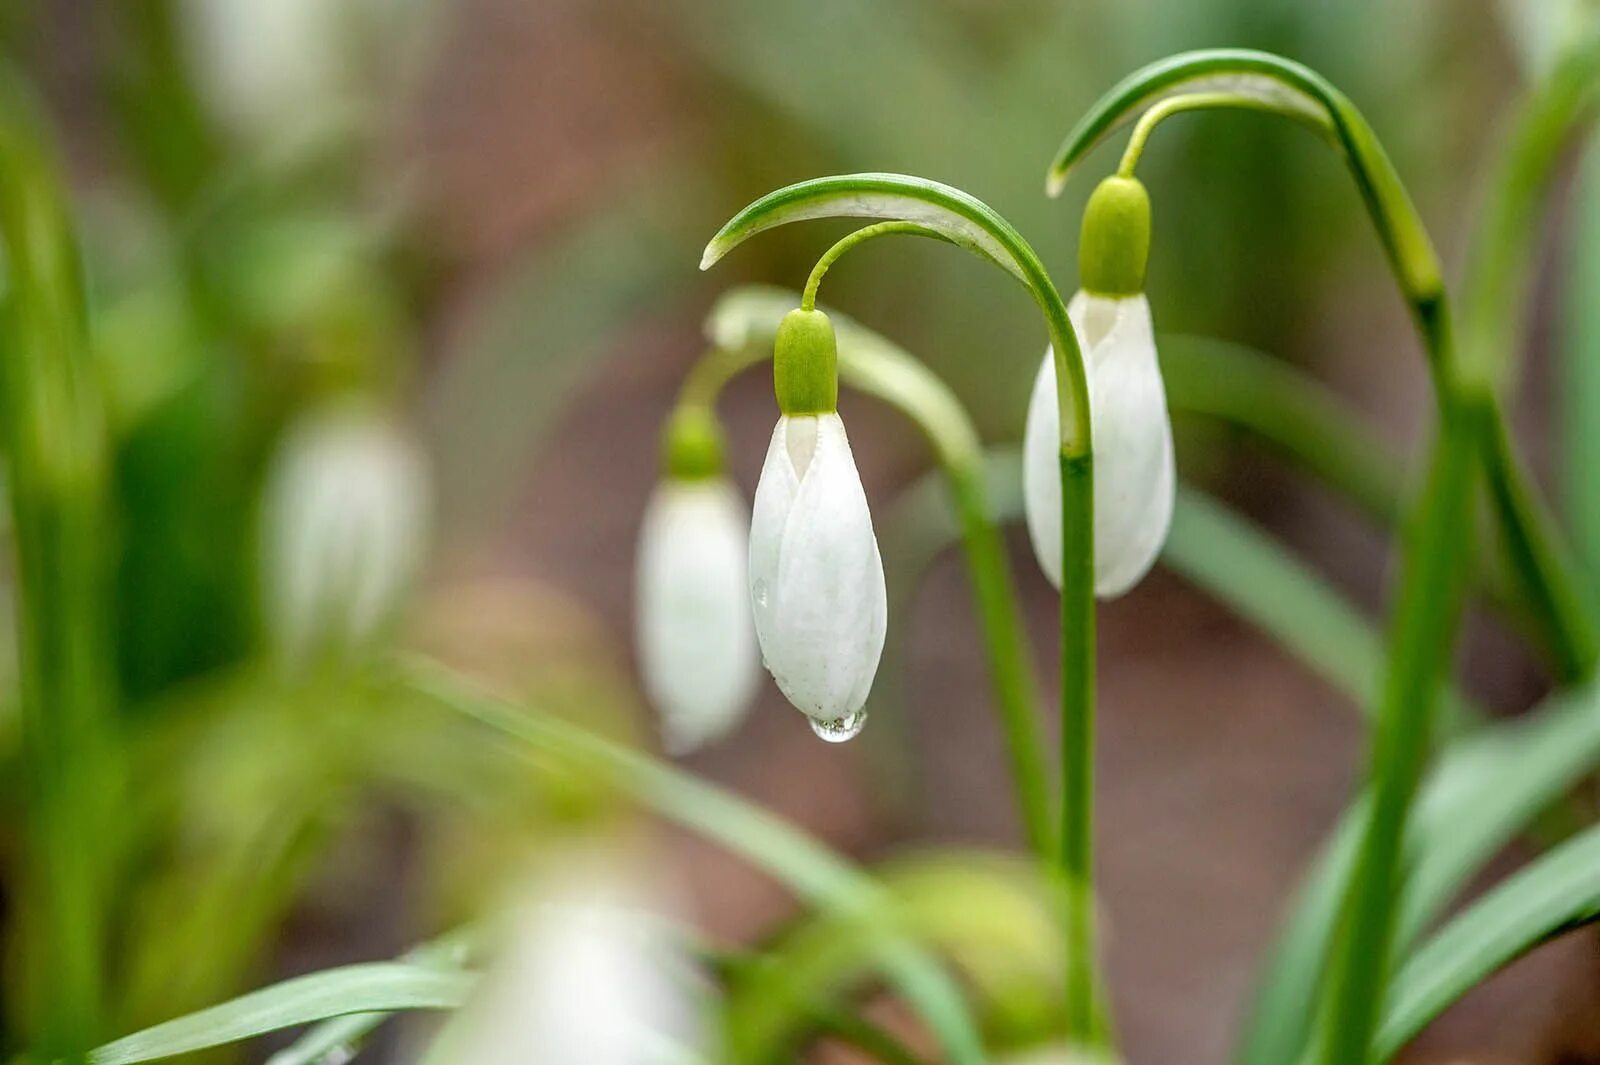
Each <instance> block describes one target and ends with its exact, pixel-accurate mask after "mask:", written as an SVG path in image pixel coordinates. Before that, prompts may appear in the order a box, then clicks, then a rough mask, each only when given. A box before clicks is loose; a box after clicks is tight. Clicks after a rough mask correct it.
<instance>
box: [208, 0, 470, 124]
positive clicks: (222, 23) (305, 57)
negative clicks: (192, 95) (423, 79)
mask: <svg viewBox="0 0 1600 1065" xmlns="http://www.w3.org/2000/svg"><path fill="white" fill-rule="evenodd" d="M434 6H435V5H434V4H433V3H432V2H431V0H186V3H185V4H184V5H183V7H182V8H181V13H182V15H183V19H182V21H183V23H184V25H183V30H184V34H185V44H186V46H187V47H188V50H189V54H190V59H191V64H192V66H193V68H194V70H195V72H196V75H197V78H198V83H199V86H200V88H201V91H202V92H203V93H204V94H205V96H206V98H207V100H208V102H209V103H210V104H211V106H212V108H213V110H214V111H215V112H216V114H217V117H218V118H220V119H221V120H223V121H224V122H226V123H227V124H228V125H230V126H231V127H233V128H234V129H236V130H239V131H242V132H247V133H253V134H272V133H275V132H279V131H281V130H282V129H283V128H284V127H286V126H290V125H296V124H302V123H305V122H306V121H308V120H311V119H317V118H323V117H326V115H327V114H328V112H329V111H330V110H334V109H337V108H339V107H342V106H346V105H349V104H351V103H353V102H356V101H357V100H358V98H359V97H360V95H361V90H362V89H363V88H364V87H368V86H364V85H363V82H364V81H368V80H370V79H371V78H372V77H378V78H381V79H382V80H384V81H385V82H388V81H391V80H392V79H394V78H395V77H396V76H399V75H402V74H404V73H406V72H408V71H409V70H410V69H411V68H413V67H414V66H415V65H416V61H417V60H418V59H419V58H420V56H421V54H422V52H423V47H422V45H423V44H424V42H425V41H426V39H427V38H428V36H429V34H428V33H427V32H425V31H427V30H429V29H430V28H431V27H430V25H429V23H428V20H427V19H426V18H424V17H421V16H423V15H425V14H427V13H428V12H429V11H430V9H432V8H433V7H434ZM437 6H438V7H441V8H442V7H445V6H446V5H437ZM419 31H421V32H419ZM363 68H366V69H363Z"/></svg>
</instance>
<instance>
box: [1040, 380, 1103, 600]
mask: <svg viewBox="0 0 1600 1065" xmlns="http://www.w3.org/2000/svg"><path fill="white" fill-rule="evenodd" d="M1090 416H1091V418H1092V417H1093V412H1091V414H1090ZM1022 509H1023V513H1024V515H1025V516H1026V517H1027V519H1028V539H1030V540H1032V541H1033V554H1034V557H1035V558H1037V559H1038V560H1039V568H1040V569H1042V570H1044V575H1045V576H1046V577H1047V578H1049V580H1050V583H1051V584H1053V585H1055V586H1056V587H1057V588H1059V587H1061V408H1060V406H1059V404H1058V402H1057V400H1056V360H1055V353H1054V350H1053V349H1051V348H1046V349H1045V353H1044V361H1043V362H1042V363H1040V364H1039V373H1038V374H1037V375H1036V376H1035V377H1034V379H1033V396H1032V397H1031V398H1030V399H1029V400H1028V422H1027V425H1026V426H1025V427H1024V429H1023V433H1022Z"/></svg>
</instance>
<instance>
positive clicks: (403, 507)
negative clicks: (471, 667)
mask: <svg viewBox="0 0 1600 1065" xmlns="http://www.w3.org/2000/svg"><path fill="white" fill-rule="evenodd" d="M265 491H266V496H265V505H264V507H263V510H262V523H263V524H262V545H261V550H262V577H263V587H262V598H263V606H264V608H265V610H266V615H267V622H268V628H269V630H270V632H271V634H272V636H273V637H274V639H275V641H276V643H277V644H278V647H279V650H280V651H281V652H282V654H283V656H284V657H285V659H286V660H288V661H290V662H292V663H296V664H301V663H304V661H305V660H306V659H307V658H309V657H312V656H313V655H314V654H315V652H317V651H319V650H324V651H326V650H333V651H345V650H351V649H354V648H355V647H357V646H359V645H360V644H363V643H365V642H366V641H367V640H369V639H370V638H371V637H372V636H373V634H374V633H375V632H376V631H377V629H378V628H379V626H380V625H381V624H382V623H383V622H384V621H385V620H386V619H387V618H388V617H389V616H390V614H391V613H392V612H393V610H394V608H395V606H396V605H397V604H398V602H399V600H400V597H401V594H402V593H403V592H404V591H405V589H406V586H407V585H408V584H409V583H410V581H411V578H412V577H413V576H414V575H415V571H416V569H417V566H418V565H419V563H420V562H421V559H422V554H423V549H424V545H425V543H426V540H427V532H426V530H427V524H428V510H429V503H430V499H429V489H428V480H427V475H426V472H425V465H424V462H423V459H422V456H421V454H420V452H419V450H418V448H417V447H416V445H415V444H414V443H413V442H412V440H411V438H410V437H409V436H407V435H406V434H405V433H404V432H402V431H401V429H400V428H399V427H398V426H397V425H395V424H393V423H392V422H391V421H390V420H389V419H388V418H386V417H385V416H384V415H383V414H382V413H381V412H379V411H378V410H377V409H375V408H373V407H371V406H368V405H366V404H365V403H363V402H360V401H357V400H337V401H331V402H330V403H328V404H327V405H325V406H322V407H319V408H314V409H313V410H311V411H309V412H308V413H306V414H304V415H302V416H301V417H300V420H299V421H298V422H296V423H295V424H294V425H292V426H290V428H289V430H288V432H287V434H286V435H285V438H284V440H283V442H282V444H281V445H280V447H279V450H278V453H277V455H276V456H275V457H274V458H273V461H272V465H271V468H270V469H269V470H268V472H267V483H266V489H265Z"/></svg>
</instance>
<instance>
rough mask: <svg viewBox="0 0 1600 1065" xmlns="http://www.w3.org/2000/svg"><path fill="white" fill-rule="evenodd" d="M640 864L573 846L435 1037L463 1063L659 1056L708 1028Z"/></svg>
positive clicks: (690, 973)
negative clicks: (475, 988)
mask: <svg viewBox="0 0 1600 1065" xmlns="http://www.w3.org/2000/svg"><path fill="white" fill-rule="evenodd" d="M651 882H653V881H652V879H650V878H647V876H646V871H645V870H642V869H637V868H630V867H629V866H628V865H627V863H626V862H624V861H621V860H619V859H618V858H616V857H615V856H602V855H589V856H577V857H576V858H575V859H574V860H571V861H568V862H566V863H564V868H563V870H562V872H560V873H559V874H555V875H552V876H551V877H549V878H547V880H546V881H545V882H544V883H542V884H541V885H540V886H539V887H538V889H537V890H536V891H535V892H534V893H533V894H532V896H531V897H530V898H529V899H528V900H527V901H526V902H525V903H524V904H523V905H522V906H521V907H520V909H519V911H518V912H517V913H516V914H515V915H514V916H513V919H512V920H511V921H510V922H509V927H508V928H507V929H506V933H507V934H506V936H505V943H506V946H505V949H504V951H503V953H502V954H501V956H500V957H499V958H498V959H497V961H496V963H495V964H494V965H493V966H492V967H491V970H490V972H489V975H488V976H487V977H486V978H485V982H484V985H483V986H482V987H481V988H480V989H479V992H478V994H477V995H476V996H475V998H474V999H473V1000H472V1001H470V1002H469V1003H468V1004H467V1006H466V1007H465V1008H464V1009H463V1011H462V1014H461V1016H460V1017H459V1019H458V1021H457V1022H456V1023H455V1024H454V1025H452V1027H451V1029H450V1030H448V1031H447V1032H446V1033H445V1035H444V1037H443V1038H444V1039H445V1041H446V1046H447V1047H448V1048H449V1050H450V1053H449V1054H448V1055H445V1056H443V1057H442V1060H450V1061H458V1062H462V1063H463V1065H667V1063H669V1062H675V1061H687V1060H696V1055H695V1053H694V1052H695V1051H697V1050H700V1049H703V1048H704V1046H705V1044H706V1043H707V1040H708V1037H707V1033H706V1030H705V1028H706V1026H705V1022H704V1018H703V1016H702V1012H703V1011H702V1002H701V1001H700V998H701V994H700V992H699V990H698V988H697V987H696V985H697V984H698V983H700V982H701V978H700V976H699V974H698V973H697V972H696V971H695V969H694V967H693V964H692V962H691V961H690V960H689V958H688V957H687V955H686V953H685V952H684V950H683V948H682V946H681V944H680V943H679V941H678V938H677V937H676V936H675V935H674V934H673V933H672V930H671V929H670V927H668V926H667V925H666V924H665V923H664V922H665V919H666V917H667V916H668V915H669V914H670V912H671V910H672V908H673V907H671V906H670V905H668V904H667V900H665V899H663V898H662V897H661V896H662V894H663V893H662V892H659V891H652V890H650V889H648V888H647V887H646V885H647V884H648V883H651Z"/></svg>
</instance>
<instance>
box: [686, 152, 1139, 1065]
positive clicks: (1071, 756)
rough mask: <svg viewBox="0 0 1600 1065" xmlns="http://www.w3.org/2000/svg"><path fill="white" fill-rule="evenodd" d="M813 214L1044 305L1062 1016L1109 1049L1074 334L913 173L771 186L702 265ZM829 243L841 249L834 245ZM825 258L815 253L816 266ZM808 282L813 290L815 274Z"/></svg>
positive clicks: (1054, 300)
mask: <svg viewBox="0 0 1600 1065" xmlns="http://www.w3.org/2000/svg"><path fill="white" fill-rule="evenodd" d="M822 217H855V218H874V219H888V220H892V221H895V222H899V223H910V224H912V225H915V226H917V227H919V228H920V229H925V230H931V231H933V232H934V233H935V234H937V235H938V237H939V238H940V239H943V240H946V241H949V242H950V243H953V244H957V245H960V246H961V247H963V248H966V249H967V250H969V251H971V252H973V253H974V254H976V255H978V256H979V257H981V258H984V259H987V260H988V261H990V262H991V263H993V264H994V265H996V266H999V267H1000V268H1001V269H1003V270H1005V271H1006V272H1008V273H1010V274H1011V275H1012V276H1013V277H1015V278H1017V279H1018V280H1019V281H1021V282H1022V284H1023V285H1024V286H1025V287H1026V288H1027V289H1028V291H1029V293H1030V294H1031V295H1032V296H1033V298H1034V301H1035V302H1036V303H1037V304H1038V306H1039V309H1040V310H1041V311H1042V312H1043V314H1044V316H1045V322H1046V325H1047V326H1048V331H1049V334H1050V342H1051V346H1052V352H1053V357H1054V360H1055V368H1056V381H1057V393H1056V394H1057V404H1058V417H1059V436H1058V448H1057V458H1058V471H1059V477H1060V482H1061V484H1060V489H1061V514H1062V517H1061V539H1062V551H1061V558H1062V567H1061V582H1060V586H1061V676H1062V691H1061V724H1062V729H1061V732H1062V789H1061V804H1062V824H1061V850H1060V852H1059V869H1060V872H1061V875H1062V879H1063V881H1064V885H1065V890H1066V896H1067V900H1068V901H1067V905H1066V913H1065V915H1064V916H1065V927H1066V936H1067V941H1068V951H1069V954H1068V963H1067V973H1066V1025H1065V1026H1066V1030H1067V1035H1068V1039H1069V1041H1070V1043H1071V1044H1072V1046H1073V1047H1074V1049H1075V1051H1076V1052H1078V1053H1080V1054H1081V1055H1084V1056H1088V1057H1097V1056H1108V1055H1109V1054H1110V1045H1111V1036H1110V1031H1109V1022H1108V1020H1107V1014H1106V1007H1105V1004H1104V1001H1103V997H1102V991H1101V988H1100V982H1099V976H1098V951H1097V947H1096V945H1095V940H1096V936H1095V920H1094V861H1093V853H1094V846H1093V838H1094V836H1093V808H1094V807H1093V795H1094V753H1093V752H1094V687H1095V682H1094V676H1095V672H1094V671H1095V656H1094V648H1095V627H1094V622H1095V618H1094V583H1095V562H1094V553H1095V545H1094V492H1095V489H1094V486H1095V477H1094V455H1093V446H1092V439H1093V438H1092V429H1091V422H1090V401H1089V387H1088V372H1087V369H1086V367H1085V362H1084V358H1083V354H1082V352H1081V351H1080V349H1079V345H1078V339H1077V336H1076V334H1075V333H1074V332H1073V327H1072V324H1071V321H1070V318H1069V316H1068V314H1067V308H1066V305H1065V304H1064V303H1063V302H1062V300H1061V296H1060V294H1059V293H1058V292H1057V290H1056V287H1055V284H1054V283H1053V282H1052V281H1051V280H1050V276H1049V274H1048V273H1047V272H1046V271H1045V269H1044V265H1043V264H1042V263H1041V262H1040V261H1039V258H1038V256H1037V254H1036V253H1035V252H1034V251H1033V249H1032V248H1031V247H1030V246H1029V245H1028V243H1027V242H1026V241H1025V240H1023V239H1022V237H1021V235H1020V234H1018V233H1017V232H1016V230H1015V229H1014V228H1012V227H1011V225H1010V224H1009V223H1007V222H1006V221H1005V220H1004V219H1003V218H1001V217H1000V216H999V215H998V214H996V213H995V212H994V210H993V209H991V208H990V207H988V206H987V205H986V204H984V203H982V202H980V201H978V200H976V199H974V198H973V197H971V196H969V195H967V194H965V193H963V192H960V191H959V190H956V189H953V188H950V187H949V186H946V185H941V184H938V183H936V182H931V181H927V180H924V179H920V178H912V177H905V176H902V175H895V174H856V175H848V176H842V177H832V178H819V179H816V180H813V181H807V182H801V183H800V184H798V185H791V186H789V187H788V188H785V189H780V190H778V191H776V192H773V193H770V194H768V195H767V196H765V197H762V198H761V199H759V200H757V201H756V202H755V203H752V204H751V205H750V206H748V207H746V208H745V209H744V210H743V211H741V212H740V213H739V214H737V215H735V216H734V218H733V219H732V220H730V221H729V222H728V223H727V224H726V225H725V226H723V228H722V230H721V231H720V232H718V234H717V235H716V236H715V237H714V238H713V239H712V241H711V243H710V244H709V245H707V247H706V252H705V256H704V258H703V259H702V262H701V266H702V267H708V266H710V265H711V264H713V263H715V262H716V261H717V260H718V259H720V258H721V257H722V256H723V255H724V254H726V253H727V251H728V250H729V249H731V248H732V247H734V246H735V245H737V244H739V243H740V242H742V241H743V240H745V239H747V238H748V237H750V236H752V235H754V234H755V233H759V232H761V231H763V230H765V229H769V228H771V227H773V226H776V225H781V224H783V223H785V222H790V221H799V220H802V219H810V218H822ZM869 228H871V227H869ZM863 232H865V231H863ZM861 239H869V238H867V237H862V238H861ZM846 240H847V241H848V240H849V238H846ZM841 245H842V246H843V245H845V242H841ZM846 247H847V246H846ZM837 254H842V250H841V251H839V252H836V253H834V256H833V257H835V258H836V257H837ZM828 261H830V259H829V257H828V256H824V260H823V261H822V262H819V264H818V268H819V272H820V270H822V269H825V268H826V267H825V264H826V263H827V262H828ZM814 276H815V275H814ZM808 289H811V290H812V291H814V289H815V285H814V284H813V285H808ZM758 509H759V505H758ZM752 557H753V556H752ZM752 569H754V567H753V566H752ZM752 576H753V577H754V576H755V574H754V573H752Z"/></svg>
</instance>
